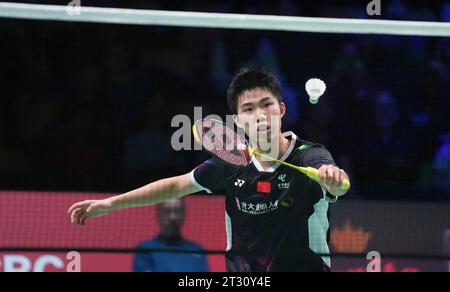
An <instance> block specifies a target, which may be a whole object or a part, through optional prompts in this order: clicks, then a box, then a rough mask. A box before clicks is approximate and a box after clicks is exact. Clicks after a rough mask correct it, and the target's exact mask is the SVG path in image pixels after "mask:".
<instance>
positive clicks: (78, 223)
mask: <svg viewBox="0 0 450 292" xmlns="http://www.w3.org/2000/svg"><path fill="white" fill-rule="evenodd" d="M83 217H84V212H80V213H79V214H78V216H77V225H80V226H81V225H83V224H82V222H83Z"/></svg>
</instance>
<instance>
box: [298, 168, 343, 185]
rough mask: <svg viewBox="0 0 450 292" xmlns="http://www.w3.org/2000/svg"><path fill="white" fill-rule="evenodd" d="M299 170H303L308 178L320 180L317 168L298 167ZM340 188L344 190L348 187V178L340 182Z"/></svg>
mask: <svg viewBox="0 0 450 292" xmlns="http://www.w3.org/2000/svg"><path fill="white" fill-rule="evenodd" d="M299 168H300V169H299V170H300V171H301V172H303V173H304V174H306V175H307V176H308V177H309V178H311V179H313V180H315V181H320V176H319V170H317V169H316V168H314V167H299ZM340 188H341V190H343V191H346V190H348V189H349V188H350V182H349V180H348V179H344V181H343V182H342V184H341V187H340Z"/></svg>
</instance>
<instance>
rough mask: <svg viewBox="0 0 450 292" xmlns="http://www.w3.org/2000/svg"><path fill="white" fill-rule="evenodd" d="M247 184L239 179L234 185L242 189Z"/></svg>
mask: <svg viewBox="0 0 450 292" xmlns="http://www.w3.org/2000/svg"><path fill="white" fill-rule="evenodd" d="M244 184H245V180H242V179H238V180H236V181H235V182H234V185H235V186H237V187H242V186H243V185H244Z"/></svg>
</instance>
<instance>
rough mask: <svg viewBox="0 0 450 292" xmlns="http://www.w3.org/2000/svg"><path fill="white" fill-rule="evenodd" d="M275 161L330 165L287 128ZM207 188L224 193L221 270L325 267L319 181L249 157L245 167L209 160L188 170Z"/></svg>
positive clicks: (324, 207) (323, 199)
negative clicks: (281, 151) (283, 145)
mask: <svg viewBox="0 0 450 292" xmlns="http://www.w3.org/2000/svg"><path fill="white" fill-rule="evenodd" d="M283 135H284V136H285V137H288V139H289V136H290V137H291V139H290V146H289V148H288V151H287V152H286V153H285V155H284V156H283V157H282V158H281V160H283V161H286V162H289V163H291V164H294V165H298V166H312V167H315V168H318V167H320V166H321V165H323V164H333V165H334V164H335V163H334V160H333V158H332V156H331V154H330V153H329V152H328V150H327V149H326V148H325V147H323V146H322V145H319V144H314V143H311V142H307V141H303V140H300V139H298V138H297V137H296V136H295V134H293V133H292V132H288V133H285V134H283ZM191 179H192V182H193V183H194V184H195V185H197V186H198V187H200V188H201V189H203V190H205V191H207V192H208V193H225V195H226V214H225V216H226V231H227V253H226V265H227V271H240V272H243V271H251V272H260V271H329V267H330V259H329V257H326V256H323V257H321V256H320V255H323V254H328V253H329V248H328V229H329V223H328V222H329V221H328V216H327V213H328V202H330V201H335V200H333V199H331V198H330V197H328V196H327V195H326V191H325V190H324V189H323V188H322V187H321V186H320V184H319V183H317V182H314V181H312V180H311V179H309V178H308V177H307V176H306V175H304V174H302V173H300V172H298V171H297V170H295V169H292V168H289V167H286V166H284V165H280V164H279V163H276V164H274V165H272V167H271V168H270V169H268V170H266V171H264V170H263V168H262V167H261V164H260V163H259V161H258V160H257V159H255V158H254V157H253V159H252V163H250V164H249V165H248V166H245V167H234V166H231V165H228V164H224V163H222V162H219V161H217V160H215V159H210V160H207V161H205V162H204V163H203V164H201V165H200V166H198V167H197V168H195V169H194V170H193V171H192V172H191Z"/></svg>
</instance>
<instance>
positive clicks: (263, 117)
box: [256, 108, 267, 124]
mask: <svg viewBox="0 0 450 292" xmlns="http://www.w3.org/2000/svg"><path fill="white" fill-rule="evenodd" d="M256 114H257V117H256V121H257V122H258V124H259V123H261V122H266V121H267V114H266V112H265V111H264V110H263V109H260V108H258V109H257V110H256Z"/></svg>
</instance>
